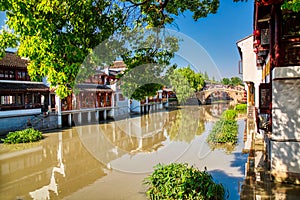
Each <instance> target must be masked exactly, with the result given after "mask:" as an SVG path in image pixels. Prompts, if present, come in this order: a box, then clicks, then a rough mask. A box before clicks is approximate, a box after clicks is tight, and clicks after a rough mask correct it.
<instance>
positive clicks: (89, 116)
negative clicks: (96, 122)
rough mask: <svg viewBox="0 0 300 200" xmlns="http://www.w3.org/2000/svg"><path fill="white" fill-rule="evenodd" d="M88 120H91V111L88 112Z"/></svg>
mask: <svg viewBox="0 0 300 200" xmlns="http://www.w3.org/2000/svg"><path fill="white" fill-rule="evenodd" d="M88 122H91V112H88Z"/></svg>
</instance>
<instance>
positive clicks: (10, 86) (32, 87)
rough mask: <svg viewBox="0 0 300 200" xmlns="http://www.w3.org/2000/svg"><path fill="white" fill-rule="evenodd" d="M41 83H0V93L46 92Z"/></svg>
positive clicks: (44, 86) (46, 89)
mask: <svg viewBox="0 0 300 200" xmlns="http://www.w3.org/2000/svg"><path fill="white" fill-rule="evenodd" d="M48 91H49V87H47V86H46V85H44V84H43V83H7V82H6V83H2V82H1V83H0V92H1V93H2V92H48Z"/></svg>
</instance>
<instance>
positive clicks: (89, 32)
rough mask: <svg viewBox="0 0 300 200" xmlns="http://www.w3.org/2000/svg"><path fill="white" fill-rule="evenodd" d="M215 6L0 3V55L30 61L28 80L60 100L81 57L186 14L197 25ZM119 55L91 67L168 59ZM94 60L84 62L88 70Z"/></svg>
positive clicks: (62, 0)
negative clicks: (1, 14)
mask: <svg viewBox="0 0 300 200" xmlns="http://www.w3.org/2000/svg"><path fill="white" fill-rule="evenodd" d="M218 7H219V0H205V1H190V0H184V1H183V0H164V1H163V0H160V1H157V0H142V1H141V0H97V1H96V0H87V1H74V0H51V1H48V0H26V1H24V0H3V1H2V3H1V5H0V10H1V11H6V16H7V22H6V25H7V28H6V30H2V31H1V34H0V38H1V42H0V45H1V46H0V51H1V55H2V56H3V53H4V51H5V49H6V48H7V47H14V48H16V47H17V48H18V54H19V55H20V56H22V57H26V58H28V59H29V60H30V62H29V65H28V72H29V75H30V77H31V79H33V80H41V79H42V78H43V77H47V78H48V81H49V83H50V87H51V88H55V89H56V93H57V94H58V95H59V96H60V97H61V98H64V97H66V96H67V95H69V94H70V92H71V90H70V88H73V87H74V85H75V82H76V76H77V74H78V71H79V70H84V69H83V68H84V67H82V63H83V62H85V65H87V59H86V58H87V56H88V55H90V53H91V52H92V51H93V49H94V48H95V47H97V45H99V44H101V43H102V42H105V41H108V40H110V37H111V36H112V35H114V34H116V33H120V32H123V31H126V30H132V29H134V28H136V27H140V28H145V27H146V28H150V27H159V28H163V27H164V26H165V25H166V24H170V23H172V22H173V21H174V17H175V16H178V15H180V14H182V13H184V12H186V11H190V12H192V13H193V18H194V20H198V19H199V18H201V17H206V16H207V15H208V14H210V13H216V11H217V9H218ZM116 44H120V45H124V46H123V47H124V48H127V46H126V45H128V44H126V42H125V43H116ZM158 48H159V47H158ZM123 52H131V53H127V54H126V55H118V54H113V53H112V54H109V55H108V56H109V57H110V59H102V60H99V59H98V60H97V61H98V62H97V64H98V66H96V65H95V67H99V66H102V67H103V66H105V65H109V64H111V63H109V62H112V61H114V60H116V58H118V57H122V58H124V59H127V60H124V61H125V62H126V64H127V66H128V67H129V68H133V67H134V66H136V65H137V64H139V62H138V60H143V59H142V58H144V57H146V58H149V59H148V60H147V61H153V60H155V63H159V62H160V61H158V60H159V59H161V60H162V61H166V63H167V62H168V59H169V57H170V56H172V52H171V53H169V54H168V53H167V51H157V49H154V50H153V51H150V50H145V49H143V50H139V51H135V52H132V51H130V50H129V51H123ZM162 52H164V53H162ZM102 53H103V52H102ZM145 53H147V54H145ZM156 53H158V54H164V55H156ZM94 55H95V53H94ZM95 57H97V56H91V57H89V59H88V60H89V62H90V64H91V65H93V63H94V62H93V60H92V58H95ZM153 57H156V58H155V59H152V58H153ZM155 63H154V64H155ZM100 64H101V65H100ZM143 64H145V63H143ZM86 75H88V74H86Z"/></svg>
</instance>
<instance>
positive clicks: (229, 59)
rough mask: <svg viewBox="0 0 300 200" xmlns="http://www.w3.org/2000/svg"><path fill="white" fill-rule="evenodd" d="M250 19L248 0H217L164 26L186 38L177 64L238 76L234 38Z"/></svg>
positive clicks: (0, 17)
mask: <svg viewBox="0 0 300 200" xmlns="http://www.w3.org/2000/svg"><path fill="white" fill-rule="evenodd" d="M4 19H5V15H4V13H3V12H1V13H0V26H2V25H3V21H4ZM252 21H253V2H252V1H248V2H239V3H234V2H233V0H221V2H220V7H219V9H218V11H217V13H216V14H214V15H209V16H208V17H207V18H201V19H199V20H198V21H197V22H195V21H194V20H193V19H192V15H191V13H188V12H187V13H184V15H180V16H178V17H176V19H175V24H176V25H172V26H169V27H168V29H172V30H174V31H176V32H179V33H180V34H182V35H183V36H184V38H188V40H189V43H187V45H185V46H186V47H185V48H183V50H182V51H183V52H184V54H185V55H186V56H187V58H186V57H185V58H182V57H180V56H176V58H175V59H174V62H176V63H177V64H178V65H179V66H186V65H187V64H190V65H191V66H192V67H193V68H194V70H195V71H200V72H204V71H207V72H208V74H209V75H210V77H211V76H214V77H215V78H216V79H219V78H223V77H232V76H239V75H238V67H237V66H238V61H239V60H240V57H239V53H238V50H237V47H236V42H237V41H238V40H240V39H242V38H245V37H246V36H248V35H250V34H252V30H253V29H252V24H253V22H252ZM191 43H193V44H192V45H191ZM195 43H196V44H195ZM193 45H194V46H195V45H196V46H198V48H195V47H192V46H193ZM204 57H209V58H204ZM208 60H209V61H208ZM195 68H196V69H195ZM216 72H217V75H216V74H215V73H216Z"/></svg>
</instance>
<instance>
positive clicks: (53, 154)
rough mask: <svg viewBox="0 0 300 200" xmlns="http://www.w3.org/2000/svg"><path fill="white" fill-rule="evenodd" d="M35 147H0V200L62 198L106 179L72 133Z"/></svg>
mask: <svg viewBox="0 0 300 200" xmlns="http://www.w3.org/2000/svg"><path fill="white" fill-rule="evenodd" d="M36 145H38V146H35V147H33V148H29V149H22V150H17V151H16V150H15V148H14V146H15V145H3V144H1V155H0V160H1V179H0V180H1V182H0V199H57V198H62V197H64V196H68V195H70V194H72V193H73V192H75V191H77V190H78V189H81V188H82V187H83V186H86V185H87V184H91V183H93V182H94V181H95V180H97V179H99V178H101V177H103V176H105V175H106V173H105V172H104V169H105V166H103V165H101V163H99V162H98V161H97V160H96V159H94V158H93V157H92V156H90V155H89V153H88V152H87V151H86V150H85V148H84V147H83V146H82V144H81V141H80V140H79V138H78V136H77V134H76V132H72V130H68V131H64V132H59V133H53V134H51V135H50V134H49V135H47V136H46V138H45V139H44V140H43V141H42V142H40V143H37V144H36Z"/></svg>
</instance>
